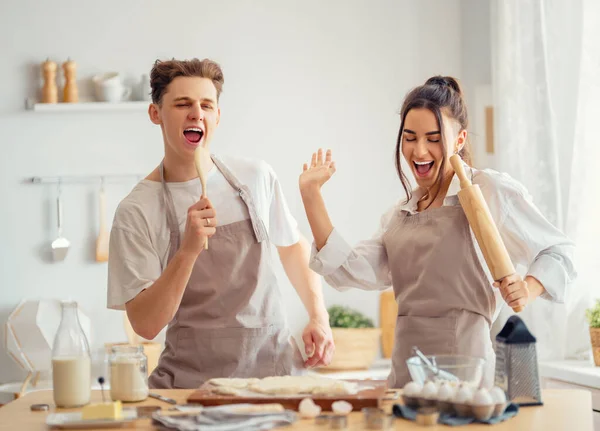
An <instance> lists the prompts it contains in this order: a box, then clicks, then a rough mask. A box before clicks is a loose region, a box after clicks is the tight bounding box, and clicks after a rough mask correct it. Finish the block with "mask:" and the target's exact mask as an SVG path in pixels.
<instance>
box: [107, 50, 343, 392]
mask: <svg viewBox="0 0 600 431" xmlns="http://www.w3.org/2000/svg"><path fill="white" fill-rule="evenodd" d="M150 79H151V87H152V104H151V105H150V107H149V109H148V114H149V116H150V120H151V121H152V122H153V123H154V124H157V125H159V126H160V128H161V131H162V135H163V141H164V149H165V155H164V159H163V161H162V162H161V164H160V165H159V166H158V167H157V168H156V169H155V170H154V171H152V172H151V173H150V174H149V175H148V176H147V177H146V178H145V179H144V180H142V181H141V182H140V183H139V184H138V185H137V186H136V187H135V188H134V189H133V190H132V192H131V193H130V194H129V195H128V196H127V197H126V198H125V199H124V200H123V201H122V202H121V203H120V205H119V207H118V209H117V211H116V214H115V219H114V223H113V227H112V230H111V237H110V252H109V264H108V307H109V308H114V309H123V308H125V310H126V311H127V316H128V317H129V320H130V321H131V325H132V327H133V329H134V330H135V332H136V333H137V334H139V335H140V336H142V337H144V338H146V339H152V338H154V337H155V336H156V335H157V334H158V333H159V332H160V331H161V330H162V328H164V327H165V325H167V324H168V329H167V337H166V343H165V350H164V351H163V353H162V355H161V357H160V361H159V364H158V366H157V368H156V369H155V370H154V372H153V373H152V375H151V376H150V381H149V382H150V386H151V387H153V388H194V387H198V386H200V385H201V384H202V383H203V382H205V381H206V380H208V379H210V378H216V377H259V378H260V377H266V376H270V375H286V374H291V373H293V372H294V363H295V362H294V361H295V360H297V359H298V358H299V352H296V351H295V350H297V349H294V348H293V347H292V343H291V342H290V337H289V332H288V329H287V328H286V326H285V317H284V312H283V304H282V297H281V292H280V290H279V287H278V282H277V279H276V276H275V274H274V272H273V269H272V267H273V265H272V264H273V261H272V252H271V246H270V245H271V244H274V245H276V246H277V251H278V253H279V258H280V259H281V262H282V264H283V267H284V269H285V271H286V274H287V276H288V278H289V280H290V282H291V283H292V285H293V286H294V288H295V289H296V291H297V292H298V294H299V296H300V298H301V299H302V302H303V303H304V306H305V308H306V310H307V311H308V314H309V317H310V321H309V324H308V325H307V327H306V328H305V330H304V332H303V336H302V338H303V341H304V342H305V345H306V353H307V355H308V356H309V359H308V360H307V361H306V362H305V363H304V366H307V367H313V366H318V365H327V364H329V362H330V361H331V358H332V355H333V352H334V346H333V341H332V334H331V329H330V327H329V321H328V314H327V311H326V309H325V306H324V302H323V297H322V291H321V285H320V278H319V277H318V276H317V275H316V274H315V273H313V272H312V271H310V270H309V268H308V259H309V255H310V246H309V245H308V243H307V241H306V240H305V239H304V238H303V237H301V235H300V234H299V232H298V229H297V224H296V222H295V220H294V218H293V217H292V215H291V214H290V212H289V210H288V207H287V204H286V201H285V198H284V196H283V193H282V191H281V188H280V185H279V182H278V180H277V177H276V175H275V173H274V172H273V170H272V169H271V168H270V166H269V165H267V164H266V163H264V162H261V161H255V160H248V159H242V158H237V157H236V158H234V157H227V158H225V157H223V158H219V157H216V156H214V155H212V156H211V155H210V153H209V151H202V154H203V155H204V156H203V158H202V160H201V166H202V169H203V171H204V172H207V186H206V188H207V190H206V191H205V190H202V187H201V185H200V181H199V179H198V175H197V171H196V168H195V164H194V152H195V149H196V148H197V147H198V146H201V147H203V148H205V149H209V147H210V143H211V140H212V137H213V135H214V133H215V131H216V129H217V126H218V125H219V119H220V115H221V112H220V108H219V96H220V94H221V90H222V87H223V83H224V79H223V73H222V71H221V68H220V67H219V65H218V64H217V63H215V62H213V61H210V60H207V59H205V60H202V61H200V60H197V59H193V60H189V61H177V60H172V61H164V62H161V61H157V62H156V63H155V64H154V67H153V69H152V72H151V76H150ZM206 196H210V199H208V198H207V197H206ZM217 217H218V220H219V221H218V223H217ZM207 239H208V248H207V249H205V248H204V244H205V241H206V240H207ZM295 354H296V355H295ZM300 360H301V358H300Z"/></svg>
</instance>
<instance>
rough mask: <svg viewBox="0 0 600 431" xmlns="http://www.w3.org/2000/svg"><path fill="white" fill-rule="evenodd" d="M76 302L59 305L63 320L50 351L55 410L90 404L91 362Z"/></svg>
mask: <svg viewBox="0 0 600 431" xmlns="http://www.w3.org/2000/svg"><path fill="white" fill-rule="evenodd" d="M77 308H78V307H77V302H75V301H65V302H63V303H62V318H61V320H60V325H59V327H58V331H57V332H56V336H55V338H54V346H53V347H52V389H53V395H54V403H55V404H56V406H57V407H62V408H68V407H79V406H83V405H85V404H88V403H89V402H90V395H91V372H92V370H91V366H92V365H91V358H90V346H89V344H88V341H87V338H86V336H85V333H84V332H83V328H82V327H81V323H80V322H79V317H78V314H77Z"/></svg>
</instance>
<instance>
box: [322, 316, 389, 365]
mask: <svg viewBox="0 0 600 431" xmlns="http://www.w3.org/2000/svg"><path fill="white" fill-rule="evenodd" d="M327 311H328V312H329V325H330V326H331V331H332V333H333V341H334V343H335V354H334V356H333V360H332V362H331V364H330V365H329V366H327V369H332V370H356V369H367V368H369V367H370V366H371V364H372V363H373V361H374V360H375V358H376V357H377V353H378V352H379V348H380V338H381V330H380V329H379V328H375V325H374V324H373V321H372V320H371V319H369V318H368V317H366V316H365V315H363V314H362V313H360V312H358V311H356V310H353V309H351V308H348V307H343V306H340V305H334V306H333V307H331V308H329V310H327Z"/></svg>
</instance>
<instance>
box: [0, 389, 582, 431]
mask: <svg viewBox="0 0 600 431" xmlns="http://www.w3.org/2000/svg"><path fill="white" fill-rule="evenodd" d="M153 392H156V393H159V394H161V395H165V396H167V397H170V398H173V399H175V400H177V401H178V402H179V403H185V400H186V398H187V396H188V395H189V394H190V393H191V392H192V391H190V390H155V391H153ZM542 399H543V401H544V405H543V406H539V407H523V408H521V410H520V411H519V414H518V415H517V416H515V417H514V418H512V419H509V420H508V421H505V422H502V423H500V424H497V425H493V426H492V427H491V428H490V426H489V425H469V426H468V427H467V429H468V430H469V431H478V430H479V431H484V430H485V431H504V430H506V431H508V430H511V431H512V430H527V431H535V430H540V431H542V430H543V431H565V430H573V431H575V430H577V431H593V420H592V398H591V394H590V393H589V392H587V391H584V390H566V389H548V390H545V391H543V393H542ZM101 400H102V396H101V393H100V391H92V401H93V402H98V401H101ZM40 403H46V404H49V405H50V411H51V412H52V411H55V410H54V403H53V401H52V391H39V392H32V393H30V394H27V395H25V396H24V397H21V398H19V399H17V400H15V401H13V402H10V403H8V404H7V405H5V406H4V407H0V430H19V431H30V430H31V431H38V430H40V431H41V430H47V429H48V428H47V427H46V416H47V414H48V412H32V411H30V409H29V406H30V405H31V404H40ZM139 405H156V406H161V407H163V408H165V409H168V408H170V407H172V406H171V405H170V404H167V403H164V402H161V401H158V400H155V399H153V398H148V399H147V400H145V401H143V402H141V403H133V404H127V405H126V406H139ZM388 408H389V406H388ZM56 411H63V412H66V411H72V410H56ZM395 424H396V427H395V429H396V430H418V429H422V428H421V427H419V426H417V425H416V424H415V423H413V422H410V421H407V420H404V419H396V421H395ZM118 429H119V430H125V429H137V430H152V429H155V428H154V427H152V425H151V424H150V419H140V420H137V421H136V422H133V423H132V425H131V426H130V427H125V428H118ZM277 429H286V430H307V431H311V430H313V431H317V430H323V429H329V428H328V427H322V426H317V425H315V424H314V420H301V421H298V422H296V423H295V424H293V425H291V426H288V427H284V428H277ZM347 429H348V430H362V429H365V428H364V423H363V417H362V414H361V413H360V412H356V413H351V415H350V419H349V425H348V428H347ZM427 429H428V430H432V431H435V430H449V429H450V428H449V427H447V426H445V425H438V426H434V427H429V428H427Z"/></svg>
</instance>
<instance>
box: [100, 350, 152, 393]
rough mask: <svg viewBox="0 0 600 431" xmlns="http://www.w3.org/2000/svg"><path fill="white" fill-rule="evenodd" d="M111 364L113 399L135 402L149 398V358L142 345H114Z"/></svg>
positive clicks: (111, 391)
mask: <svg viewBox="0 0 600 431" xmlns="http://www.w3.org/2000/svg"><path fill="white" fill-rule="evenodd" d="M109 364H110V397H111V398H112V399H113V401H123V402H135V401H142V400H145V399H146V398H148V359H147V357H146V355H145V354H144V349H143V347H142V346H133V345H130V344H129V345H117V346H113V347H112V351H111V355H110V359H109Z"/></svg>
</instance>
